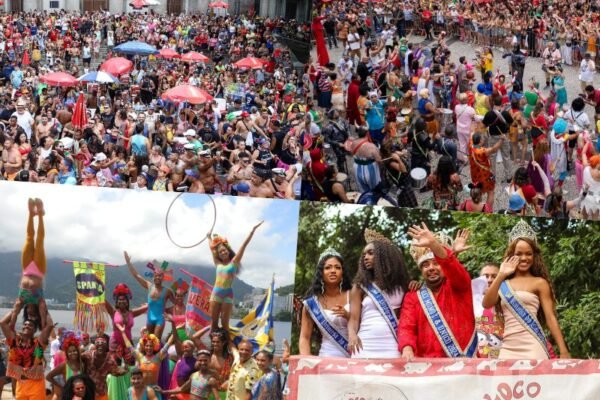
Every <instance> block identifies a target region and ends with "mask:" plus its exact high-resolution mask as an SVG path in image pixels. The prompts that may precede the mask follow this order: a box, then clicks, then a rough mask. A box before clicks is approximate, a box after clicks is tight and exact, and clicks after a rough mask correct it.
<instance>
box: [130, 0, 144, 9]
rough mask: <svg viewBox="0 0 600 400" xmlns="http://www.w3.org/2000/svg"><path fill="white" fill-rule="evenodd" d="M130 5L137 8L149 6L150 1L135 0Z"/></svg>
mask: <svg viewBox="0 0 600 400" xmlns="http://www.w3.org/2000/svg"><path fill="white" fill-rule="evenodd" d="M129 5H130V6H131V7H133V8H134V9H136V10H140V9H142V8H144V7H148V3H146V0H133V1H132V2H131V3H129Z"/></svg>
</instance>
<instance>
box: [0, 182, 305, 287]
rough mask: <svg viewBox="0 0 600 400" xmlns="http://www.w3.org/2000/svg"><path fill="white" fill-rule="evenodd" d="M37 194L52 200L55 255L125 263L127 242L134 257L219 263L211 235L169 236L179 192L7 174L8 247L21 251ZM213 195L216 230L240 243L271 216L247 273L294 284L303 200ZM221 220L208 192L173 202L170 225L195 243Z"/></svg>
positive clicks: (253, 245)
mask: <svg viewBox="0 0 600 400" xmlns="http://www.w3.org/2000/svg"><path fill="white" fill-rule="evenodd" d="M29 197H39V198H41V199H42V200H43V201H44V205H45V209H46V217H45V223H46V245H45V248H46V253H47V256H48V258H54V257H56V258H62V259H65V260H85V259H89V260H93V261H104V262H109V263H114V264H118V265H122V264H124V259H123V250H127V251H128V252H129V254H130V256H131V257H132V261H133V262H134V264H135V262H136V260H140V259H157V260H159V261H162V260H167V261H169V262H176V263H181V264H184V265H186V266H194V265H202V264H203V265H212V257H211V255H210V251H209V249H208V244H207V243H206V242H203V243H202V244H200V245H199V246H197V247H194V248H191V249H181V248H178V247H177V246H175V245H174V244H173V243H172V242H171V241H170V240H169V238H168V236H167V233H166V229H165V219H166V215H167V209H168V208H169V205H170V204H171V203H172V202H173V200H174V199H175V197H176V195H175V194H173V193H157V192H151V193H150V192H142V191H134V190H123V189H97V188H84V187H68V186H63V185H46V184H23V183H9V182H0V221H2V225H1V227H0V232H1V234H0V252H14V251H21V249H22V246H23V241H24V238H25V227H26V222H27V212H28V211H27V199H28V198H29ZM213 199H214V202H215V205H216V209H217V213H216V222H215V228H214V232H215V233H218V234H221V235H223V236H226V237H227V238H228V239H229V243H230V244H231V245H232V247H233V249H234V250H237V249H238V248H239V247H240V246H241V244H242V242H243V241H244V239H245V238H246V237H247V235H248V233H249V232H250V230H251V229H252V227H253V226H254V225H255V224H257V223H258V222H260V221H261V220H264V221H265V223H264V224H263V225H262V226H261V227H260V228H258V230H257V231H256V233H255V235H254V238H253V239H252V241H251V242H250V245H249V246H248V247H247V249H246V253H245V255H244V258H243V260H242V273H241V275H240V279H242V280H244V281H245V282H247V283H248V284H250V285H253V286H258V287H266V286H268V284H269V282H270V277H271V276H272V274H273V273H275V274H276V281H275V282H276V286H282V285H288V284H292V283H293V281H294V268H295V263H296V261H295V260H296V242H297V237H298V234H297V233H298V206H299V203H298V202H295V201H281V200H266V199H249V198H241V199H239V198H236V197H229V196H213ZM213 220H215V213H214V211H213V205H212V202H211V201H210V198H209V197H208V196H203V195H194V194H185V195H183V196H181V197H180V198H179V199H177V201H175V202H174V203H173V206H172V208H171V212H170V214H169V219H168V226H169V231H170V233H171V236H172V238H173V240H174V241H175V242H176V243H178V244H179V245H182V246H189V245H192V244H194V243H197V242H198V241H199V240H200V239H202V238H203V237H205V236H206V234H207V232H208V230H209V229H210V227H211V225H212V223H213ZM137 267H138V270H139V269H140V268H141V265H140V264H137Z"/></svg>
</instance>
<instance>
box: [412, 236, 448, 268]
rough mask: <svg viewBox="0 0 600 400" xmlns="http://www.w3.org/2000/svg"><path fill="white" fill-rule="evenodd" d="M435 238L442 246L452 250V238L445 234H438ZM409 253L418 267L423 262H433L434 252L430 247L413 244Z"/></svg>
mask: <svg viewBox="0 0 600 400" xmlns="http://www.w3.org/2000/svg"><path fill="white" fill-rule="evenodd" d="M434 236H435V238H436V239H437V241H438V242H440V243H441V245H442V246H444V247H446V248H448V249H451V248H452V246H453V243H454V240H452V238H451V237H450V236H448V235H446V234H445V233H444V232H436V233H435V234H434ZM409 252H410V255H411V256H412V258H413V259H414V260H415V262H416V263H417V266H419V265H420V264H421V263H422V262H424V261H427V260H431V259H432V258H433V252H432V251H431V250H430V249H429V248H428V247H417V246H415V245H414V244H412V243H411V245H410V249H409Z"/></svg>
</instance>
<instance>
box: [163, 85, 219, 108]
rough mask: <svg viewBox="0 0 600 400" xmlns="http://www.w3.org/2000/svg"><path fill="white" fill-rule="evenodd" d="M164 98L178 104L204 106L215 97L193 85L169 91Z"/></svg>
mask: <svg viewBox="0 0 600 400" xmlns="http://www.w3.org/2000/svg"><path fill="white" fill-rule="evenodd" d="M162 97H163V99H168V100H171V101H176V102H181V101H186V102H188V103H190V104H204V103H208V102H209V101H212V100H213V97H212V96H211V95H210V94H208V93H207V92H206V91H205V90H202V89H200V88H199V87H197V86H192V85H179V86H175V87H174V88H173V89H169V90H167V91H166V92H165V93H164V94H163V96H162Z"/></svg>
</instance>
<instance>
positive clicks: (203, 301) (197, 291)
mask: <svg viewBox="0 0 600 400" xmlns="http://www.w3.org/2000/svg"><path fill="white" fill-rule="evenodd" d="M180 271H181V272H183V273H184V274H186V275H188V276H189V277H191V278H192V284H191V285H190V290H189V292H188V301H187V305H186V306H185V325H186V331H187V333H188V335H189V336H190V337H191V336H192V335H193V333H194V332H198V331H199V330H200V329H202V328H204V327H205V326H208V325H209V324H210V322H211V318H210V295H211V293H212V290H213V287H212V286H211V285H209V284H208V283H206V282H204V281H203V280H202V279H200V278H198V277H197V276H195V275H193V274H191V273H189V272H187V271H186V270H184V269H180Z"/></svg>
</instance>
